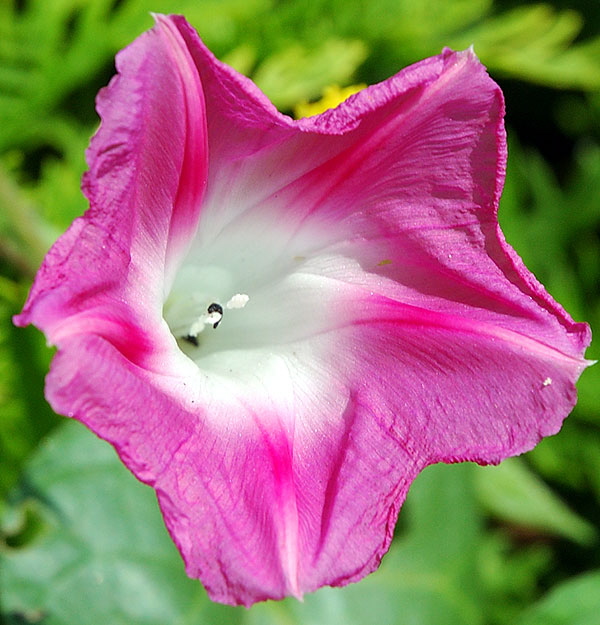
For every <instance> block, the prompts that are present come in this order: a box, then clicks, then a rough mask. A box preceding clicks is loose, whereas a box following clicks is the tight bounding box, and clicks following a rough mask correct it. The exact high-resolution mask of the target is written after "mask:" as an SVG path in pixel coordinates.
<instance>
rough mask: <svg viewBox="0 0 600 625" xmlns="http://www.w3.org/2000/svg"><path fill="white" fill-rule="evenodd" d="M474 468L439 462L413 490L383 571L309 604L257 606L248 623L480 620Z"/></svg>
mask: <svg viewBox="0 0 600 625" xmlns="http://www.w3.org/2000/svg"><path fill="white" fill-rule="evenodd" d="M471 477H472V467H471V466H468V465H456V466H446V465H438V466H434V467H429V468H428V469H426V470H425V471H424V472H423V473H422V474H421V475H420V476H419V477H418V478H417V480H416V481H415V483H414V484H413V486H412V487H411V490H410V493H409V496H408V500H407V503H406V504H405V506H404V507H403V509H402V512H401V523H400V526H401V529H399V530H397V532H398V535H397V537H396V539H395V541H394V543H393V544H392V548H391V549H390V552H389V553H388V554H387V555H386V556H385V557H384V559H383V563H382V565H381V567H380V569H379V570H378V571H376V572H375V573H373V574H372V575H370V576H369V577H367V578H366V579H364V580H362V581H361V582H359V583H358V584H351V585H350V586H347V587H345V588H324V589H322V590H319V591H318V592H316V593H314V594H312V595H308V596H306V597H305V599H304V602H303V603H299V602H297V601H295V600H287V601H284V602H282V603H280V604H267V605H262V604H261V605H257V606H255V607H253V608H252V609H251V610H250V611H249V612H248V614H247V618H246V620H245V621H244V623H245V624H247V625H284V624H285V625H287V624H290V625H291V624H293V623H299V624H300V623H301V624H302V625H321V624H322V623H343V624H344V625H364V624H365V623H382V624H385V625H406V624H408V623H418V624H419V625H439V624H440V623H443V624H444V625H479V624H480V623H483V622H484V617H483V615H484V611H485V609H484V603H483V598H482V595H481V592H480V589H479V586H478V581H477V580H478V578H479V575H478V568H477V567H478V557H477V553H478V548H479V545H480V539H481V532H480V524H481V519H480V517H479V513H478V511H477V508H476V506H475V501H474V495H473V489H472V486H471Z"/></svg>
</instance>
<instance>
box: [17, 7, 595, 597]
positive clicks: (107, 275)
mask: <svg viewBox="0 0 600 625" xmlns="http://www.w3.org/2000/svg"><path fill="white" fill-rule="evenodd" d="M117 68H118V75H117V76H116V77H115V78H114V79H113V80H112V81H111V83H110V85H109V86H108V87H107V88H105V89H103V90H102V91H101V93H100V95H99V97H98V111H99V113H100V116H101V118H102V123H101V126H100V129H99V130H98V133H97V134H96V135H95V137H94V138H93V139H92V142H91V146H90V148H89V151H88V153H87V159H88V163H89V171H88V173H87V174H86V175H85V178H84V183H83V188H84V191H85V194H86V195H87V197H88V198H89V201H90V209H89V211H88V212H87V213H86V214H85V215H84V216H83V217H81V218H79V219H77V220H75V222H74V223H73V225H72V226H71V227H70V228H69V230H68V231H67V232H66V234H64V235H63V236H62V237H61V238H60V239H59V240H58V241H57V243H56V244H55V245H54V247H53V248H52V249H51V250H50V252H49V253H48V256H47V257H46V259H45V261H44V263H43V265H42V267H41V269H40V271H39V273H38V276H37V278H36V281H35V284H34V286H33V288H32V291H31V294H30V296H29V299H28V301H27V303H26V305H25V308H24V311H23V312H22V313H21V315H19V316H18V317H17V318H16V322H17V323H18V324H19V325H25V324H28V323H33V324H35V325H36V326H37V327H38V328H40V329H41V330H43V331H44V333H45V334H46V336H47V338H48V341H49V342H50V343H51V344H53V345H56V347H57V348H58V351H57V354H56V356H55V358H54V361H53V363H52V368H51V371H50V373H49V375H48V378H47V386H46V394H47V398H48V400H49V401H50V403H51V404H52V406H53V408H54V409H55V410H56V411H57V412H58V413H61V414H63V415H67V416H70V417H75V418H77V419H79V420H80V421H82V422H84V423H85V424H86V425H87V426H88V427H90V428H91V429H92V430H93V431H94V432H96V433H97V434H98V435H99V436H100V437H102V438H103V439H106V440H107V441H109V442H110V443H112V444H113V445H114V446H115V448H116V449H117V451H118V453H119V455H120V457H121V458H122V460H123V462H124V463H125V464H126V465H127V466H128V467H129V468H130V469H131V471H133V473H134V474H135V475H136V476H137V477H138V478H139V479H140V480H141V481H143V482H145V483H147V484H150V485H151V486H152V487H153V488H154V489H155V490H156V493H157V496H158V500H159V503H160V507H161V510H162V513H163V515H164V519H165V523H166V525H167V527H168V529H169V532H170V533H171V535H172V537H173V539H174V541H175V543H176V544H177V546H178V548H179V550H180V551H181V554H182V556H183V558H184V560H185V564H186V569H187V573H188V574H189V575H190V576H192V577H198V578H200V579H201V580H202V581H203V583H204V584H205V586H206V588H207V590H208V593H209V595H210V596H211V597H212V598H213V599H214V600H217V601H222V602H226V603H231V604H244V605H251V604H252V603H254V602H256V601H260V600H264V599H267V598H280V597H283V596H286V595H295V596H298V597H299V596H302V594H303V593H305V592H308V591H312V590H314V589H316V588H319V587H320V586H323V585H326V584H330V585H334V586H339V585H343V584H347V583H349V582H353V581H356V580H359V579H360V578H362V577H363V576H364V575H366V574H367V573H369V572H371V571H373V570H374V569H375V568H376V567H377V566H378V564H379V562H380V560H381V558H382V556H383V555H384V554H385V552H386V550H387V548H388V546H389V543H390V541H391V539H392V533H393V530H394V524H395V522H396V518H397V515H398V511H399V508H400V506H401V504H402V502H403V500H404V498H405V496H406V493H407V490H408V488H409V486H410V484H411V482H412V481H413V479H414V478H415V476H416V475H417V474H418V472H419V471H421V470H422V469H423V468H424V467H425V466H427V465H429V464H431V463H435V462H440V461H442V462H457V461H462V460H471V461H475V462H479V463H497V462H499V461H500V460H502V459H503V458H505V457H507V456H511V455H514V454H519V453H521V452H524V451H526V450H528V449H531V448H532V447H533V446H534V445H535V444H536V443H537V442H538V441H539V440H540V438H541V437H543V436H547V435H549V434H554V433H555V432H557V431H558V430H559V428H560V426H561V423H562V421H563V419H564V418H565V416H566V415H567V414H568V413H569V411H570V410H571V408H572V407H573V405H574V403H575V401H576V392H575V386H574V383H575V381H576V380H577V378H578V376H579V375H580V373H581V372H582V370H583V369H584V368H585V366H586V364H587V362H586V361H585V360H584V359H583V352H584V349H585V347H586V346H587V345H588V343H589V341H590V334H589V329H588V327H587V326H586V325H584V324H580V323H575V322H574V321H573V320H572V319H571V318H570V317H569V315H568V314H567V313H566V312H565V311H564V310H563V309H562V308H561V307H560V306H559V305H558V304H557V303H556V302H554V301H553V300H552V298H551V297H550V296H549V295H548V294H547V293H546V292H545V290H544V289H543V287H542V286H541V285H540V284H539V283H538V282H537V281H536V279H535V278H534V277H533V276H532V275H531V274H530V273H529V272H528V270H527V269H526V268H525V267H524V266H523V263H522V262H521V260H520V259H519V258H518V256H517V255H516V254H515V252H514V251H513V250H512V249H511V248H510V247H509V246H508V245H507V243H506V242H505V240H504V238H503V235H502V233H501V232H500V230H499V226H498V221H497V215H496V213H497V207H498V200H499V196H500V192H501V188H502V183H503V177H504V168H505V160H506V146H505V133H504V127H503V99H502V94H501V92H500V89H499V88H498V86H497V85H496V84H495V83H494V82H493V81H492V80H491V79H490V78H489V77H488V75H487V74H486V71H485V69H484V68H483V66H482V65H481V64H480V63H479V61H478V60H477V58H476V56H475V55H474V53H473V52H472V51H470V50H467V51H465V52H452V51H450V50H445V51H444V52H443V53H442V54H440V55H439V56H436V57H433V58H429V59H426V60H424V61H422V62H420V63H417V64H416V65H413V66H411V67H409V68H407V69H405V70H404V71H402V72H400V73H399V74H397V75H396V76H394V77H392V78H390V79H389V80H387V81H385V82H383V83H381V84H378V85H374V86H372V87H369V88H367V89H365V90H364V91H362V92H360V93H358V94H356V95H354V96H352V97H351V98H350V99H349V100H347V101H346V102H344V103H343V104H341V105H340V106H339V107H338V108H336V109H334V110H331V111H327V112H325V113H323V114H322V115H319V116H316V117H312V118H308V119H303V120H299V121H294V120H292V119H290V118H289V117H287V116H285V115H282V114H280V113H279V112H278V111H277V110H276V109H275V108H274V106H273V105H272V104H271V103H270V102H269V101H268V100H267V99H266V97H265V96H264V95H263V94H262V93H261V92H260V91H259V90H258V89H257V88H256V87H255V86H254V85H253V84H252V83H251V82H250V81H249V80H248V79H246V78H244V77H243V76H241V75H239V74H238V73H236V72H235V71H233V70H232V69H230V68H229V67H227V66H226V65H224V64H222V63H220V62H219V61H217V60H216V59H215V58H214V56H212V54H211V53H210V52H209V51H208V50H207V49H206V48H205V47H204V45H203V44H202V42H201V41H200V40H199V38H198V36H197V34H196V33H195V32H194V31H193V30H192V29H191V28H190V26H189V25H188V24H187V23H186V22H185V20H184V19H183V18H181V17H164V16H157V17H156V25H155V26H154V28H153V29H152V30H150V31H149V32H147V33H145V34H143V35H142V36H141V37H139V39H137V40H136V41H135V42H134V43H133V44H132V45H131V46H130V47H128V48H127V49H125V50H124V51H122V52H121V53H120V54H119V55H118V57H117Z"/></svg>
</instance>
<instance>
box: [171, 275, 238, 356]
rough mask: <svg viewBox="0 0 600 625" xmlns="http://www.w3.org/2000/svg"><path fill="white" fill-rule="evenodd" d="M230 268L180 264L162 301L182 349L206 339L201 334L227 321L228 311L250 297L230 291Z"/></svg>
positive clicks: (174, 334)
mask: <svg viewBox="0 0 600 625" xmlns="http://www.w3.org/2000/svg"><path fill="white" fill-rule="evenodd" d="M231 282H232V280H231V275H230V273H229V271H227V270H225V269H223V268H221V267H215V266H205V267H198V266H196V265H193V264H191V265H187V266H184V267H182V268H181V270H180V272H179V273H178V275H177V278H176V280H175V284H174V285H173V288H172V289H171V292H170V294H169V296H168V298H167V301H166V302H165V306H164V311H163V314H164V317H165V320H166V321H167V323H168V325H169V327H170V329H171V332H172V333H173V336H174V337H175V338H176V339H177V341H178V343H179V344H180V346H181V347H182V348H184V351H186V352H187V351H189V350H188V349H187V348H185V346H184V345H182V341H183V342H185V343H187V344H188V346H189V347H190V348H198V347H201V346H202V345H203V344H204V343H206V340H205V336H204V334H205V333H206V332H207V331H213V330H217V328H218V327H219V325H220V324H221V323H224V324H225V325H226V324H227V321H228V317H229V314H230V311H231V314H233V315H235V314H238V311H240V310H241V309H242V308H244V307H245V306H246V304H247V303H248V301H249V300H250V297H249V296H248V295H247V294H245V293H235V292H234V293H232V292H231V290H232V288H233V285H232V284H231Z"/></svg>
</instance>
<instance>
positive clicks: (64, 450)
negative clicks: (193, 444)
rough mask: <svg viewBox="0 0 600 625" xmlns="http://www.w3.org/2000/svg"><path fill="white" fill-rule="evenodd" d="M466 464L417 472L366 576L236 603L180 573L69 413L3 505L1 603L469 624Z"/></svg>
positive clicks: (149, 497) (53, 621)
mask: <svg viewBox="0 0 600 625" xmlns="http://www.w3.org/2000/svg"><path fill="white" fill-rule="evenodd" d="M471 474H472V467H469V466H456V467H442V466H439V467H432V468H429V469H427V470H426V471H425V472H424V473H423V474H422V475H421V476H420V477H419V478H418V480H417V481H416V482H415V485H414V487H413V489H412V491H411V494H410V502H409V504H408V505H407V506H406V509H405V512H403V521H402V526H403V529H402V530H401V531H400V535H399V536H398V538H397V540H396V543H395V545H394V546H393V547H392V550H391V552H390V553H389V554H388V556H386V558H385V559H384V562H383V565H382V567H381V569H380V570H379V571H378V572H376V573H375V574H373V575H371V576H370V577H368V578H367V579H366V580H363V581H362V582H361V583H359V584H353V585H351V586H348V587H346V588H342V589H323V590H321V591H319V592H317V593H314V594H313V595H309V596H307V597H306V598H305V601H304V602H303V603H300V602H298V601H296V600H287V601H284V602H280V603H272V602H271V603H267V604H260V605H257V606H255V607H253V608H252V609H251V610H249V611H246V610H243V609H232V608H227V607H224V606H218V605H216V604H213V603H211V602H210V601H208V599H207V598H206V595H205V593H204V591H203V590H202V588H201V586H200V584H199V582H197V581H194V580H190V579H188V578H187V577H186V576H185V574H184V571H183V564H182V562H181V560H180V558H179V555H178V553H177V551H176V550H175V547H174V546H173V544H172V543H171V541H170V539H169V537H168V535H167V533H166V531H165V529H164V526H163V523H162V519H161V517H160V515H159V512H158V509H157V505H156V501H155V497H154V494H153V492H152V491H151V490H150V489H149V488H148V487H146V486H143V485H142V484H140V483H138V482H137V481H136V480H135V479H134V478H133V477H132V476H131V475H130V474H129V473H128V472H127V471H126V469H125V468H124V467H123V466H122V465H121V463H120V462H119V460H118V459H117V457H116V455H115V453H114V452H113V450H112V449H111V448H110V447H109V446H108V445H107V444H105V443H103V442H102V441H99V440H98V439H96V438H95V437H94V436H93V435H92V434H90V433H89V432H88V431H87V430H85V428H83V426H81V425H79V424H78V423H71V422H68V423H65V424H64V425H63V426H61V427H60V428H59V429H58V430H56V431H55V432H54V433H53V435H52V436H51V437H50V438H49V439H48V440H47V441H46V443H45V444H44V445H43V446H42V447H41V448H40V450H39V451H38V453H37V454H36V456H35V457H34V458H33V460H32V461H31V463H30V465H29V466H28V469H27V471H26V477H25V480H24V483H23V487H22V488H21V490H20V491H19V493H18V496H16V497H15V498H14V501H13V505H12V507H11V508H10V510H9V511H7V512H6V514H5V515H4V519H3V531H4V534H5V539H6V544H5V546H4V547H3V549H2V552H1V554H0V555H1V560H0V563H1V567H2V571H1V573H2V575H1V577H0V591H1V594H2V597H3V602H4V606H3V607H4V610H5V611H6V612H7V613H8V614H12V615H13V616H14V617H15V618H16V616H17V615H19V618H21V619H23V620H24V621H25V622H33V621H35V620H36V619H38V620H39V618H40V617H43V619H44V620H43V623H44V625H72V624H73V623H77V625H98V624H99V623H111V625H114V624H116V625H120V624H123V625H125V624H127V625H130V624H132V623H135V624H136V625H155V624H156V625H159V624H160V625H164V624H165V623H169V625H179V624H182V625H183V624H188V623H189V624H190V625H191V624H192V623H203V622H207V623H211V624H217V623H228V624H234V623H246V624H251V625H254V624H259V623H260V624H261V625H265V624H268V623H273V624H289V623H302V624H309V623H315V625H316V624H320V623H325V622H336V623H337V622H339V623H344V624H345V625H354V624H356V625H362V624H363V623H368V622H373V623H386V624H389V625H404V624H406V623H419V624H421V625H438V624H439V623H440V622H443V623H444V625H454V624H456V625H469V624H473V625H477V624H479V623H482V622H483V619H482V604H481V595H480V590H479V588H478V585H477V578H478V575H477V548H478V544H479V540H480V529H479V526H480V520H479V515H478V513H477V510H476V508H475V504H474V499H473V493H472V487H471Z"/></svg>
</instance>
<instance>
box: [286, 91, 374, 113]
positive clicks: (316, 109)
mask: <svg viewBox="0 0 600 625" xmlns="http://www.w3.org/2000/svg"><path fill="white" fill-rule="evenodd" d="M366 86H367V85H365V84H358V85H349V86H348V87H340V86H339V85H329V86H327V87H325V88H324V89H323V92H322V97H321V99H320V100H317V101H316V102H306V101H305V102H300V103H298V104H297V105H296V106H295V107H294V117H295V118H296V119H300V118H301V117H311V116H313V115H319V114H320V113H322V112H323V111H326V110H327V109H332V108H335V107H336V106H337V105H338V104H341V103H342V102H343V101H344V100H346V99H348V98H349V97H350V96H351V95H354V94H355V93H358V92H359V91H362V90H363V89H364V88H365V87H366Z"/></svg>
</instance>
